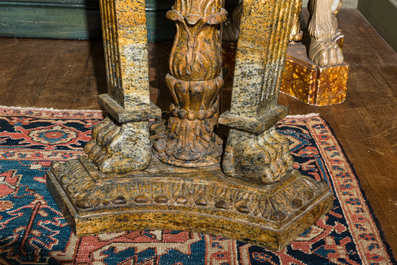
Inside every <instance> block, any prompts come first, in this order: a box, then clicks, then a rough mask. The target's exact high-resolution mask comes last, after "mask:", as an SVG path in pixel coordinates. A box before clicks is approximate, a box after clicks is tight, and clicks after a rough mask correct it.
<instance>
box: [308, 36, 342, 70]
mask: <svg viewBox="0 0 397 265" xmlns="http://www.w3.org/2000/svg"><path fill="white" fill-rule="evenodd" d="M309 58H310V60H312V61H313V62H314V63H315V64H317V65H319V66H322V67H325V66H334V65H339V64H342V63H343V54H342V49H341V48H340V47H339V45H338V44H337V43H336V42H335V41H333V40H332V39H330V38H323V39H318V40H317V39H314V38H312V40H311V43H310V48H309Z"/></svg>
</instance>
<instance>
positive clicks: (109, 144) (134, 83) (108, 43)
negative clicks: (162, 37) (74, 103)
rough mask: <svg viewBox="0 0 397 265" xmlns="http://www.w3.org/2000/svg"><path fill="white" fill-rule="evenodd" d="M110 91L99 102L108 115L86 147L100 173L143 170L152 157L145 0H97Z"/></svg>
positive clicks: (157, 114)
mask: <svg viewBox="0 0 397 265" xmlns="http://www.w3.org/2000/svg"><path fill="white" fill-rule="evenodd" d="M100 6H101V16H102V31H103V41H104V49H105V61H106V72H107V81H108V94H106V95H101V96H100V97H99V103H100V104H101V106H102V107H103V108H104V109H105V110H106V111H107V112H108V113H109V115H110V116H111V117H109V118H106V119H105V120H103V121H102V122H100V123H99V124H98V125H96V126H95V127H94V129H93V136H92V139H91V141H90V142H89V143H88V144H87V145H86V146H85V148H84V150H85V152H86V153H87V155H88V157H89V158H90V159H91V160H92V161H93V162H94V164H95V165H96V166H97V167H98V168H99V169H100V170H101V171H102V172H104V173H125V172H129V171H131V170H142V169H145V168H146V167H148V165H149V164H150V161H151V154H152V153H151V144H150V135H149V119H150V118H156V117H161V110H160V109H159V108H158V107H157V106H155V105H154V104H151V103H150V93H149V72H148V71H149V70H148V69H149V66H148V49H147V29H146V13H145V1H144V0H134V1H129V0H101V5H100Z"/></svg>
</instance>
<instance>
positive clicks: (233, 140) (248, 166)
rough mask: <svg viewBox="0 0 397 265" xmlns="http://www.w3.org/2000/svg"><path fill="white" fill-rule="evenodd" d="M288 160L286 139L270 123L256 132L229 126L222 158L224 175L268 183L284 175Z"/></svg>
mask: <svg viewBox="0 0 397 265" xmlns="http://www.w3.org/2000/svg"><path fill="white" fill-rule="evenodd" d="M292 164H293V158H292V157H291V155H290V153H289V141H288V140H287V139H286V138H284V137H283V136H281V135H280V134H279V133H277V132H276V130H275V128H274V127H272V128H271V129H269V130H267V131H265V132H263V133H261V134H259V135H255V134H252V133H249V132H244V131H239V130H234V129H232V130H230V133H229V139H228V143H227V145H226V149H225V152H224V156H223V160H222V170H223V172H224V173H225V174H226V175H228V176H230V177H235V178H239V179H244V180H248V181H251V182H256V183H260V184H270V183H273V182H276V181H279V180H280V179H281V178H282V177H284V175H285V174H286V173H287V172H288V171H290V170H291V169H292Z"/></svg>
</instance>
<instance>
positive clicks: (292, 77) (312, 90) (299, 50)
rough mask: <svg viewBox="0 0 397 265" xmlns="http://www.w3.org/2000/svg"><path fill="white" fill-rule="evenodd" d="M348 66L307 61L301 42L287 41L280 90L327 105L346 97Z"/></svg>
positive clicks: (304, 99)
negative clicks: (288, 43)
mask: <svg viewBox="0 0 397 265" xmlns="http://www.w3.org/2000/svg"><path fill="white" fill-rule="evenodd" d="M348 79H349V66H348V65H347V64H346V63H343V64H342V65H337V66H332V67H320V66H318V65H316V64H315V63H313V62H312V61H310V60H309V59H308V58H307V55H306V48H305V46H304V45H302V44H290V45H289V47H288V52H287V57H286V60H285V68H284V72H283V79H282V83H281V89H280V90H281V92H284V93H286V94H288V95H290V96H292V97H295V98H297V99H299V100H300V101H302V102H305V103H307V104H310V105H316V106H328V105H334V104H340V103H343V102H344V101H345V98H346V92H347V86H346V84H347V81H348Z"/></svg>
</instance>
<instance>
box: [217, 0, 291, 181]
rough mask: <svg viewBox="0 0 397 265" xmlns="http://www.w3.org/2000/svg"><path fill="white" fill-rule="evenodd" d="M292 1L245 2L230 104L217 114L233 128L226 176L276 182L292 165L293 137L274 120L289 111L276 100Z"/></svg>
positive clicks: (225, 157) (225, 162)
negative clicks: (282, 131)
mask: <svg viewBox="0 0 397 265" xmlns="http://www.w3.org/2000/svg"><path fill="white" fill-rule="evenodd" d="M293 3H294V1H288V0H277V1H256V0H245V1H244V2H243V14H242V17H241V25H240V35H239V40H238V43H237V54H236V65H235V72H234V81H233V92H232V103H231V108H230V111H228V112H226V113H224V114H222V115H221V117H220V119H219V122H220V123H221V124H225V125H227V126H229V127H230V128H231V130H230V133H229V137H228V142H227V144H226V149H225V151H224V155H223V160H222V170H223V171H224V173H225V174H226V175H228V176H231V177H235V178H240V179H245V180H251V181H254V182H258V183H272V182H274V181H277V180H280V178H281V177H283V176H284V175H285V174H286V172H287V171H289V170H291V167H292V163H293V160H292V158H291V156H290V154H289V142H288V140H287V139H285V138H283V137H282V136H281V135H279V134H278V133H277V132H276V131H275V129H274V125H275V123H276V122H277V121H278V120H280V119H281V118H283V117H284V116H286V115H287V113H288V109H287V108H286V107H284V106H279V105H277V100H278V94H279V91H280V82H281V77H282V75H281V74H282V70H283V67H284V61H285V55H286V52H287V44H288V36H289V34H290V32H291V21H292V17H293V15H294V13H295V12H294V7H295V6H294V5H293Z"/></svg>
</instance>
